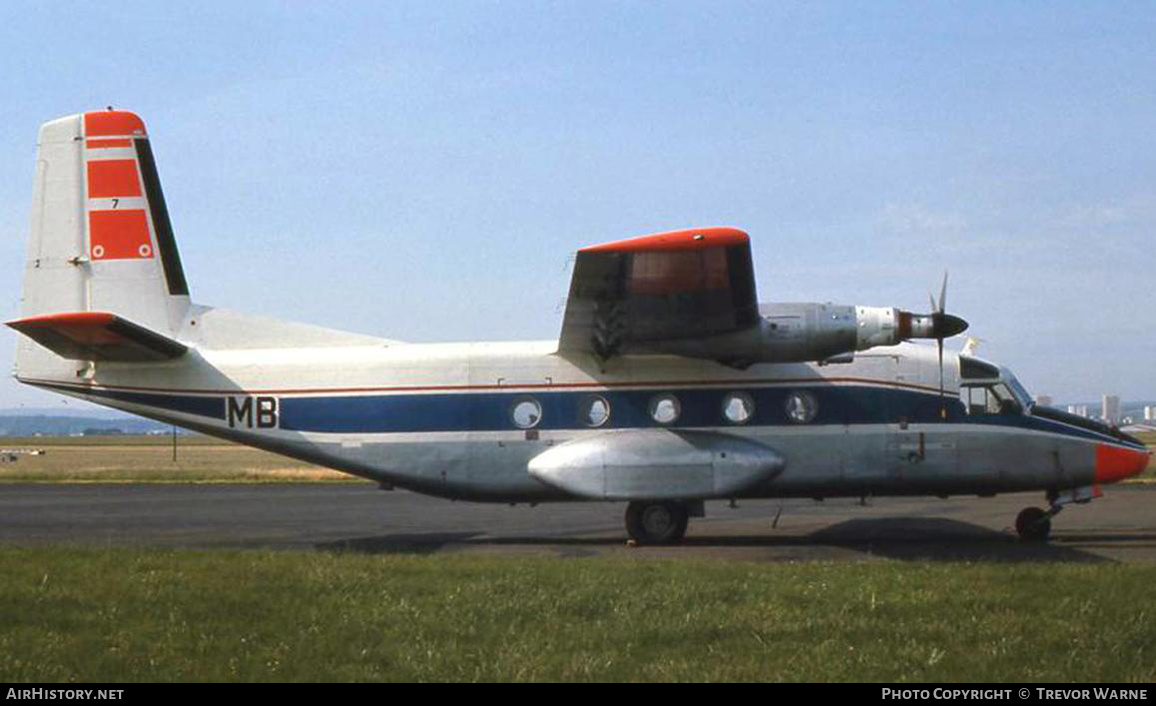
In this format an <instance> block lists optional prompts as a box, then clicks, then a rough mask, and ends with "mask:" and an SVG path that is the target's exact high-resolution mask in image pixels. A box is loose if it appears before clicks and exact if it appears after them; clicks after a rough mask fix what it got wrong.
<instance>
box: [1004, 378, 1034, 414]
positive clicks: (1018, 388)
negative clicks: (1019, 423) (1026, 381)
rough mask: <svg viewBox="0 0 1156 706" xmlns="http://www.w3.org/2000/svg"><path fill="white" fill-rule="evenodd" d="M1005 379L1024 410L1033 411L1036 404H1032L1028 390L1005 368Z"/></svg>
mask: <svg viewBox="0 0 1156 706" xmlns="http://www.w3.org/2000/svg"><path fill="white" fill-rule="evenodd" d="M1003 379H1004V381H1005V382H1007V385H1008V387H1010V388H1011V391H1012V394H1013V395H1015V396H1016V400H1017V401H1019V403H1020V405H1021V406H1023V408H1024V409H1031V407H1032V405H1033V404H1035V403H1034V402H1032V396H1031V395H1029V394H1028V391H1027V389H1026V388H1025V387H1024V386H1023V384H1021V383H1020V381H1019V380H1018V379H1016V376H1015V375H1013V374H1012V371H1010V370H1008V369H1007V368H1004V369H1003Z"/></svg>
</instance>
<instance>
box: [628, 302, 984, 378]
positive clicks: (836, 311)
mask: <svg viewBox="0 0 1156 706" xmlns="http://www.w3.org/2000/svg"><path fill="white" fill-rule="evenodd" d="M759 314H760V316H761V319H760V321H759V323H758V324H757V325H756V326H752V327H750V328H747V329H744V330H742V331H737V332H734V333H728V334H723V335H720V336H711V337H706V338H699V339H685V340H674V341H662V342H657V343H655V344H652V345H651V346H649V348H650V349H651V350H653V351H654V352H661V353H672V354H675V355H684V356H689V357H692V358H707V359H712V360H718V361H720V362H723V363H726V364H728V365H735V366H739V367H745V366H747V365H751V364H753V363H799V362H807V361H826V360H830V359H834V358H836V356H839V357H840V358H841V359H844V360H845V359H846V355H847V354H849V353H854V352H855V351H863V350H867V349H868V348H874V347H876V346H893V345H895V344H897V343H900V342H902V341H906V340H908V339H911V338H940V337H943V338H947V337H949V336H954V335H956V334H957V333H961V332H962V331H963V330H965V329H966V328H967V323H966V322H965V321H963V319H960V318H958V317H956V316H951V315H949V314H944V313H934V314H913V313H911V312H907V311H902V310H900V309H897V308H895V307H871V306H847V305H838V304H810V303H805V304H796V303H782V304H778V303H776V304H764V305H761V306H760V307H759Z"/></svg>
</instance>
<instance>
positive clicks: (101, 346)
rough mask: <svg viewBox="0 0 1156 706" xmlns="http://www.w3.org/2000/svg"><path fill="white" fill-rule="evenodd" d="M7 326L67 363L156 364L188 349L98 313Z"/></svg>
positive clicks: (52, 316) (51, 316) (42, 318)
mask: <svg viewBox="0 0 1156 706" xmlns="http://www.w3.org/2000/svg"><path fill="white" fill-rule="evenodd" d="M7 325H8V326H10V327H11V328H14V329H16V330H17V331H19V332H20V333H22V334H24V335H25V336H28V337H29V338H31V339H32V340H33V341H36V342H37V343H39V344H40V345H42V346H44V347H45V348H47V349H49V350H51V351H52V352H54V353H56V354H57V355H59V356H61V357H64V358H68V359H70V360H102V361H119V362H126V363H142V362H157V361H162V360H171V359H173V358H179V357H180V356H182V355H184V354H185V352H186V351H187V350H188V346H186V345H184V344H183V343H178V342H177V341H174V340H173V339H171V338H168V337H167V336H162V335H161V334H159V333H157V332H155V331H150V330H149V329H147V328H145V327H144V326H140V325H137V324H134V323H133V322H131V321H128V320H126V319H122V318H121V317H119V316H117V315H116V314H109V313H106V312H100V311H80V312H70V313H64V314H48V315H45V316H32V317H29V318H26V319H17V320H16V321H9V322H8V323H7Z"/></svg>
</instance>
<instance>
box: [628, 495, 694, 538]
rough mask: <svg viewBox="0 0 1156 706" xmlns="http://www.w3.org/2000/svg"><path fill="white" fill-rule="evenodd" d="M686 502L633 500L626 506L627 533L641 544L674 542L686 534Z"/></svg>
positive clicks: (688, 514)
mask: <svg viewBox="0 0 1156 706" xmlns="http://www.w3.org/2000/svg"><path fill="white" fill-rule="evenodd" d="M689 519H690V512H689V511H688V509H687V507H686V504H685V503H676V502H632V503H630V504H629V505H627V506H626V533H627V534H629V535H630V538H631V539H633V540H634V541H635V542H637V543H639V544H674V543H675V542H677V541H679V540H681V539H682V538H683V537H684V536H685V535H686V525H687V522H688V521H689Z"/></svg>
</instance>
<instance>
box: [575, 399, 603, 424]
mask: <svg viewBox="0 0 1156 706" xmlns="http://www.w3.org/2000/svg"><path fill="white" fill-rule="evenodd" d="M578 420H579V421H580V422H582V423H583V424H585V425H586V426H588V427H600V426H602V425H603V424H605V423H606V422H608V421H610V403H609V402H607V401H606V398H605V397H602V396H601V395H587V396H586V397H583V398H582V400H581V401H580V402H579V403H578Z"/></svg>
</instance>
